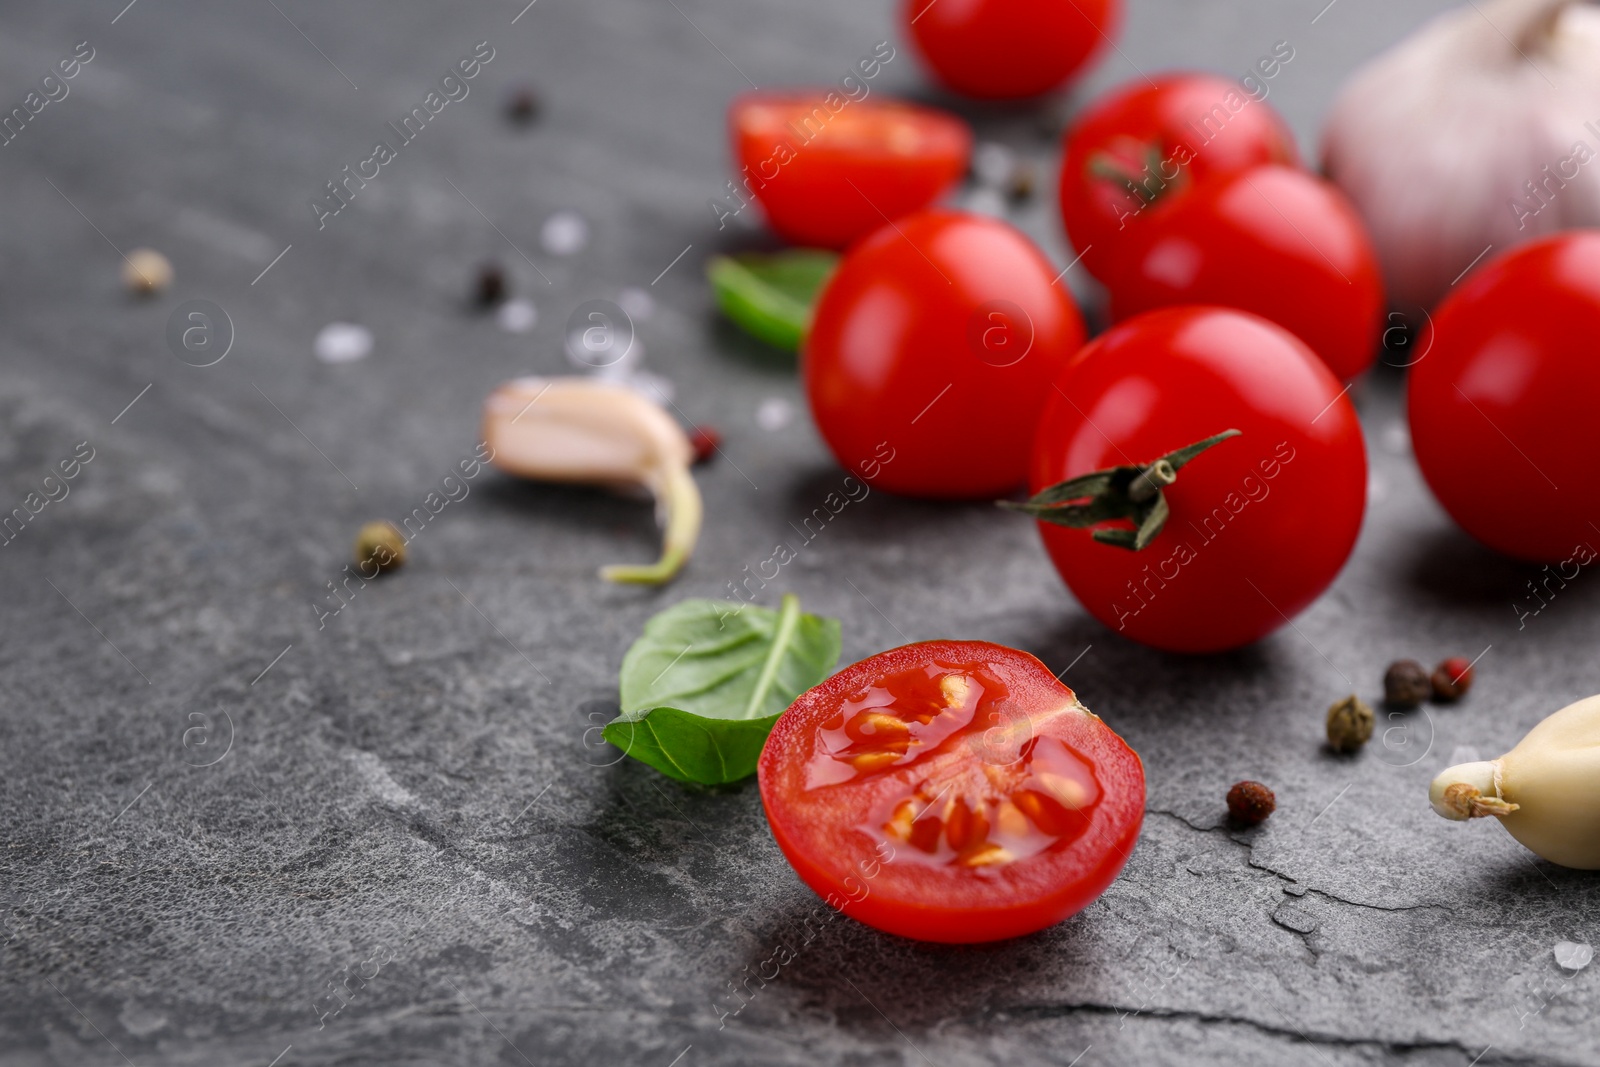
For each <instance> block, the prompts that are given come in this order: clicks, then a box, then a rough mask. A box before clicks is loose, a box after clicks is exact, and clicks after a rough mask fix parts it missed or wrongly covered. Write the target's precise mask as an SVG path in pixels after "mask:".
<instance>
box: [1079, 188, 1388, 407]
mask: <svg viewBox="0 0 1600 1067" xmlns="http://www.w3.org/2000/svg"><path fill="white" fill-rule="evenodd" d="M1147 214H1148V215H1149V218H1148V219H1147V220H1145V222H1144V223H1143V224H1142V225H1139V226H1135V227H1130V228H1129V229H1128V231H1127V233H1126V235H1125V236H1123V237H1122V238H1121V239H1120V240H1118V241H1117V243H1116V245H1115V246H1114V247H1113V248H1112V250H1111V263H1110V272H1109V273H1108V274H1107V276H1106V285H1107V287H1108V288H1109V289H1110V290H1111V315H1112V318H1114V319H1115V320H1116V321H1118V322H1120V321H1122V320H1123V319H1126V318H1128V317H1129V316H1132V315H1137V314H1139V313H1140V312H1141V311H1149V310H1151V309H1152V308H1159V307H1171V306H1172V305H1175V304H1220V305H1222V306H1223V307H1234V308H1240V309H1241V310H1244V311H1253V312H1255V313H1256V314H1257V315H1260V316H1262V317H1263V318H1266V319H1270V320H1271V321H1273V322H1276V323H1277V324H1278V325H1280V326H1283V327H1285V328H1286V329H1288V330H1289V332H1290V333H1293V334H1294V335H1295V336H1297V337H1299V338H1300V340H1302V341H1304V342H1305V343H1306V344H1308V345H1310V346H1311V348H1312V350H1313V351H1314V352H1316V353H1317V355H1319V356H1321V357H1322V361H1323V362H1324V363H1326V364H1327V365H1328V368H1329V369H1330V370H1332V371H1333V373H1334V374H1335V375H1337V376H1338V377H1340V378H1344V379H1348V378H1353V377H1355V376H1356V375H1357V374H1360V373H1361V372H1362V371H1364V370H1366V369H1367V368H1368V367H1370V366H1371V365H1372V361H1373V360H1374V359H1376V358H1377V354H1378V339H1379V337H1380V336H1381V335H1382V331H1383V282H1382V279H1381V278H1380V277H1379V274H1378V257H1377V254H1376V253H1375V252H1374V251H1373V249H1372V241H1371V239H1370V238H1369V237H1368V236H1367V231H1366V228H1365V227H1364V226H1363V225H1362V222H1361V217H1360V216H1359V215H1357V214H1356V211H1355V208H1353V207H1352V206H1351V205H1350V202H1349V201H1348V200H1346V199H1345V198H1344V194H1343V193H1341V192H1339V190H1338V189H1336V188H1334V187H1333V186H1332V185H1331V184H1329V183H1328V182H1325V181H1323V180H1322V179H1320V178H1316V177H1313V176H1312V175H1310V174H1307V173H1306V172H1305V171H1301V170H1295V169H1293V168H1290V167H1280V166H1264V167H1255V168H1253V169H1251V170H1247V171H1242V172H1240V173H1238V174H1233V175H1229V176H1227V177H1223V178H1219V179H1217V180H1215V181H1211V182H1207V183H1205V184H1203V185H1197V186H1196V187H1195V188H1193V189H1191V190H1189V191H1188V192H1186V193H1184V194H1183V195H1181V196H1174V197H1170V198H1163V199H1161V200H1157V201H1156V203H1155V205H1154V206H1153V207H1151V208H1150V210H1149V211H1148V212H1147Z"/></svg>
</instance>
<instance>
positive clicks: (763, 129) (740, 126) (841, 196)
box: [728, 92, 972, 248]
mask: <svg viewBox="0 0 1600 1067" xmlns="http://www.w3.org/2000/svg"><path fill="white" fill-rule="evenodd" d="M728 123H729V126H730V127H731V130H732V135H733V153H734V158H735V159H737V160H738V161H739V164H740V166H741V167H742V168H743V169H742V172H741V174H740V177H739V179H738V180H737V181H736V182H734V185H735V187H736V195H737V196H739V197H741V198H742V197H743V196H745V195H747V193H746V190H747V189H748V190H749V192H753V193H754V195H755V198H756V200H757V201H759V202H760V204H761V207H762V210H763V211H765V212H766V215H767V221H768V222H769V223H770V224H771V226H772V228H773V230H775V231H776V232H777V233H778V234H779V235H780V236H782V237H783V238H784V239H786V240H788V241H791V242H793V243H794V244H799V245H815V246H819V247H824V248H843V247H844V246H845V245H847V244H849V243H850V242H852V241H854V240H855V239H856V238H858V237H861V236H863V235H864V234H867V233H870V232H872V231H873V230H876V229H877V228H878V227H879V226H882V225H883V224H884V221H885V220H886V219H897V218H900V217H901V216H902V215H909V214H910V213H911V212H913V211H919V210H921V209H922V208H925V207H927V206H928V205H929V204H931V203H933V202H934V201H935V200H937V199H938V198H939V197H940V196H941V195H943V193H944V192H945V191H946V190H947V189H949V188H950V187H951V186H952V185H954V184H955V183H956V182H957V181H958V180H960V178H961V176H962V175H963V174H965V173H966V169H967V157H968V156H969V155H971V153H972V131H971V130H969V129H968V128H967V125H966V123H964V122H962V121H961V120H960V119H958V118H956V117H955V116H954V115H950V114H946V113H945V112H943V111H935V110H934V109H933V108H929V107H920V106H918V105H915V104H906V103H900V102H898V101H891V100H884V99H882V98H881V97H876V96H874V97H868V98H866V99H863V100H854V101H852V100H850V99H849V98H847V97H845V96H844V95H842V94H840V93H838V92H806V93H768V92H753V93H745V94H743V95H741V96H738V97H736V98H735V99H734V101H733V104H732V105H731V106H730V107H729V108H728Z"/></svg>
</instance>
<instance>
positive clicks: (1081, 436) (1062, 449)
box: [1030, 307, 1367, 652]
mask: <svg viewBox="0 0 1600 1067" xmlns="http://www.w3.org/2000/svg"><path fill="white" fill-rule="evenodd" d="M1056 385H1057V387H1058V388H1059V390H1060V393H1057V392H1056V391H1055V390H1052V391H1051V393H1052V395H1051V397H1050V402H1049V404H1048V405H1047V406H1046V408H1045V412H1044V415H1043V416H1042V417H1041V418H1040V420H1039V432H1038V438H1037V442H1036V444H1035V447H1034V458H1033V471H1032V475H1031V483H1030V484H1031V487H1032V489H1033V491H1034V492H1037V491H1039V490H1040V489H1043V488H1045V487H1046V486H1049V485H1053V484H1055V483H1056V482H1061V481H1065V480H1066V479H1068V478H1074V477H1077V476H1078V475H1081V474H1087V473H1089V472H1090V471H1095V470H1102V469H1104V468H1107V467H1114V466H1119V465H1134V464H1144V463H1149V462H1151V461H1153V460H1155V459H1156V458H1158V457H1160V456H1163V455H1165V454H1166V453H1168V452H1170V451H1172V450H1174V449H1177V448H1182V447H1183V446H1185V445H1188V444H1192V443H1194V442H1196V441H1200V440H1203V439H1204V438H1206V437H1209V436H1211V435H1212V434H1216V433H1220V432H1221V431H1223V430H1225V429H1229V428H1232V429H1237V430H1239V431H1241V436H1239V437H1236V438H1232V439H1230V440H1227V441H1224V442H1222V443H1221V444H1218V445H1216V446H1214V447H1213V448H1211V449H1210V450H1208V451H1206V452H1204V453H1202V454H1201V455H1200V456H1199V457H1198V458H1196V459H1194V460H1193V461H1192V462H1190V463H1189V464H1188V465H1187V466H1185V467H1183V468H1182V469H1181V470H1180V471H1179V472H1178V480H1177V481H1176V482H1175V483H1174V484H1172V485H1171V486H1169V487H1168V488H1167V489H1166V491H1165V493H1166V498H1167V503H1168V505H1169V507H1170V508H1171V516H1170V517H1169V518H1168V520H1167V523H1166V527H1165V529H1164V530H1163V531H1162V532H1161V533H1160V534H1159V535H1157V537H1156V538H1155V540H1154V541H1153V542H1152V543H1151V544H1150V545H1149V546H1147V547H1146V548H1144V549H1143V550H1142V551H1138V552H1133V551H1129V550H1127V549H1123V548H1118V547H1115V546H1112V545H1107V544H1102V543H1100V542H1097V541H1095V540H1093V539H1092V538H1091V536H1090V531H1089V530H1075V529H1067V528H1065V527H1061V526H1055V525H1051V524H1048V523H1043V522H1041V523H1040V524H1039V529H1040V531H1041V533H1042V534H1043V536H1044V543H1045V548H1046V549H1047V550H1048V551H1049V553H1050V558H1051V560H1052V561H1053V562H1054V563H1055V566H1056V570H1057V571H1059V572H1060V574H1061V577H1062V579H1063V580H1065V582H1066V583H1067V586H1068V587H1069V588H1070V589H1071V590H1072V593H1073V595H1074V596H1075V597H1076V598H1077V599H1078V602H1079V603H1080V604H1082V605H1083V606H1084V608H1085V609H1087V610H1088V611H1089V613H1090V614H1092V615H1094V616H1095V618H1097V619H1099V620H1100V621H1101V622H1103V623H1105V624H1106V626H1108V627H1110V628H1111V629H1112V630H1116V631H1118V632H1120V633H1121V634H1122V635H1123V636H1124V637H1128V638H1131V639H1132V640H1135V641H1139V642H1141V643H1143V644H1146V645H1151V646H1154V647H1156V648H1160V649H1165V650H1167V651H1171V652H1218V651H1222V650H1224V649H1230V648H1237V647H1239V646H1242V645H1246V644H1249V643H1250V642H1252V641H1255V640H1258V639H1259V638H1262V637H1265V636H1266V635H1267V634H1269V633H1271V632H1273V631H1274V630H1276V629H1277V628H1278V627H1280V626H1282V625H1283V624H1284V623H1285V622H1286V621H1287V619H1288V618H1292V617H1293V616H1295V615H1296V614H1298V613H1299V612H1300V611H1301V610H1303V609H1304V608H1305V607H1306V606H1307V605H1309V604H1310V603H1311V602H1312V601H1313V600H1315V599H1316V597H1317V596H1318V595H1319V594H1320V593H1321V592H1322V591H1323V590H1324V589H1326V588H1327V586H1328V585H1329V583H1331V582H1332V581H1333V579H1334V578H1335V577H1336V576H1337V575H1338V573H1339V570H1340V568H1341V567H1343V565H1344V562H1345V560H1346V559H1347V558H1348V557H1349V555H1350V550H1351V548H1352V547H1353V546H1354V545H1355V541H1356V535H1357V534H1358V533H1359V532H1360V528H1361V517H1362V513H1363V511H1364V510H1365V507H1366V493H1367V459H1366V447H1365V445H1364V443H1363V441H1362V436H1361V426H1360V423H1359V422H1358V421H1357V419H1356V413H1355V408H1354V407H1353V406H1352V405H1351V403H1350V401H1349V399H1348V398H1347V397H1345V396H1342V395H1341V391H1342V390H1341V386H1340V384H1339V382H1338V381H1337V380H1336V379H1335V378H1334V377H1333V375H1332V374H1330V373H1329V372H1328V369H1327V368H1326V367H1324V366H1323V365H1322V363H1321V362H1320V361H1319V360H1318V359H1317V358H1316V357H1315V355H1314V354H1313V353H1312V352H1311V350H1310V349H1309V348H1307V347H1306V346H1305V345H1304V344H1303V343H1302V342H1300V341H1299V340H1297V339H1296V338H1295V337H1294V336H1293V335H1291V334H1290V333H1288V332H1287V331H1285V330H1284V329H1282V328H1281V327H1278V326H1275V325H1273V324H1272V323H1270V322H1267V321H1266V320H1264V319H1261V318H1258V317H1257V316H1254V315H1249V314H1246V313H1244V312H1240V311H1235V310H1232V309H1227V308H1215V307H1211V308H1207V307H1182V308H1168V309H1164V310H1160V311H1153V312H1150V313H1148V314H1145V315H1141V316H1139V317H1137V318H1134V319H1130V320H1129V321H1127V322H1124V323H1122V324H1120V325H1117V326H1114V327H1112V328H1111V329H1110V330H1108V331H1106V332H1105V333H1104V334H1101V335H1100V337H1098V338H1096V339H1095V341H1093V342H1092V343H1091V344H1089V345H1088V346H1087V347H1086V348H1085V349H1084V350H1083V351H1082V352H1081V353H1079V355H1078V356H1077V357H1076V358H1075V359H1073V361H1072V363H1071V364H1070V365H1069V366H1068V367H1067V369H1066V370H1065V371H1064V372H1063V373H1062V375H1061V377H1060V378H1059V379H1058V380H1057V382H1056ZM1062 394H1064V395H1062ZM1068 398H1070V399H1068Z"/></svg>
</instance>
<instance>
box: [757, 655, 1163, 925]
mask: <svg viewBox="0 0 1600 1067" xmlns="http://www.w3.org/2000/svg"><path fill="white" fill-rule="evenodd" d="M930 664H938V665H951V664H956V665H982V666H983V668H984V669H985V670H986V671H987V672H989V673H990V674H991V675H992V676H995V677H999V678H1001V679H1003V681H1004V683H1005V685H1006V687H1007V690H1008V692H1007V696H1006V700H1007V701H1009V702H1010V703H1009V704H1008V705H1007V706H1008V707H1010V708H1014V709H1018V711H1017V714H1018V716H1019V717H1018V718H1017V719H1015V720H1013V721H1014V722H1017V723H1023V722H1025V723H1026V724H1027V725H1025V726H1021V727H1019V728H1018V733H1017V735H1016V736H1017V737H1018V738H1020V737H1022V736H1024V735H1025V736H1026V737H1027V738H1029V739H1030V740H1034V739H1037V741H1038V743H1039V744H1045V743H1053V742H1055V741H1061V742H1062V743H1064V744H1067V745H1068V746H1070V748H1071V749H1072V750H1073V751H1074V752H1075V753H1076V754H1077V755H1078V756H1079V757H1081V759H1082V760H1084V761H1085V763H1086V765H1087V766H1088V767H1090V768H1091V770H1092V776H1093V781H1094V784H1095V785H1096V786H1097V787H1098V790H1099V795H1098V797H1097V799H1096V800H1095V801H1094V802H1093V804H1092V806H1091V807H1090V808H1089V814H1088V815H1087V816H1086V817H1085V819H1084V822H1083V824H1082V825H1081V826H1080V827H1077V828H1076V829H1075V836H1073V837H1072V838H1071V839H1070V840H1067V841H1064V842H1058V843H1057V844H1056V845H1055V846H1053V847H1050V848H1046V849H1044V850H1043V851H1040V852H1037V853H1034V854H1032V855H1028V856H1026V857H1023V858H1020V859H1018V860H1016V861H1015V862H1012V863H1009V864H1005V865H1001V866H998V867H992V868H988V869H986V871H985V872H984V873H982V874H980V873H977V872H975V871H974V870H973V869H970V868H965V867H960V866H958V865H953V864H945V865H932V864H929V863H924V862H916V861H915V860H914V859H913V858H912V856H911V854H912V852H913V847H912V846H911V845H910V844H906V843H901V844H900V845H899V848H898V849H890V850H889V855H890V858H888V859H884V856H885V854H886V853H885V850H884V847H883V842H882V841H878V842H875V841H874V840H873V837H872V835H871V834H869V833H868V832H867V830H868V829H871V827H869V826H866V825H864V824H863V823H862V821H861V820H863V818H864V817H865V816H864V813H866V812H870V811H871V810H873V805H874V804H875V803H877V802H878V801H879V800H881V799H882V798H883V797H887V798H889V799H890V800H891V801H892V800H893V799H894V798H895V797H897V796H899V795H901V794H902V792H903V789H904V786H905V783H908V782H911V781H914V780H916V779H919V778H921V777H922V776H923V775H924V773H925V772H926V768H927V767H928V766H929V765H930V764H932V763H933V762H934V758H936V757H937V756H938V753H939V752H940V751H941V749H932V750H930V752H929V758H928V759H924V760H918V761H914V762H912V763H911V764H909V765H907V766H906V767H905V768H904V769H903V770H902V771H891V772H886V773H883V774H879V775H876V776H873V777H862V778H857V779H854V780H851V781H846V782H842V783H833V784H825V785H822V786H820V787H814V788H809V789H808V788H807V778H806V774H807V767H808V765H809V764H810V763H812V761H814V760H815V759H816V758H817V753H818V752H819V751H820V744H821V742H820V741H819V738H821V737H822V728H823V727H825V726H826V725H827V724H828V722H829V720H830V718H832V717H835V716H837V715H838V714H839V709H840V707H841V706H842V705H843V704H844V703H845V702H846V701H847V700H848V699H849V698H850V697H851V695H852V694H856V693H860V692H862V691H866V690H868V689H869V687H871V686H873V685H874V684H875V683H876V682H878V681H879V680H881V679H883V678H885V677H891V676H894V675H895V674H896V673H898V672H910V671H915V670H917V669H919V668H926V667H927V666H928V665H930ZM1030 715H1033V716H1037V718H1028V717H1027V716H1030ZM990 733H992V729H991V730H990V731H989V732H988V733H981V734H969V735H956V736H955V737H953V738H951V739H950V746H951V747H948V748H943V751H946V752H955V753H957V754H958V755H959V757H960V758H961V759H964V760H966V761H968V764H967V765H965V766H966V767H967V769H968V770H969V771H971V772H972V773H975V774H976V773H987V772H986V771H985V767H986V766H987V767H1004V766H1008V765H1012V764H1008V763H1006V762H1005V761H1004V759H1002V758H996V759H994V760H993V761H992V762H991V761H989V760H985V759H983V758H982V753H983V752H984V751H986V750H985V749H984V748H983V747H982V746H983V745H984V744H985V743H986V742H985V741H983V740H979V739H980V738H987V737H988V736H989V734H990ZM971 741H975V742H976V744H975V745H973V744H971V743H969V742H971ZM1008 743H1009V742H1008ZM964 744H967V745H968V747H967V748H965V749H963V748H961V747H960V746H962V745H964ZM1007 758H1009V757H1007ZM974 767H975V768H976V769H975V770H974V769H973V768H974ZM757 775H758V781H759V783H760V787H761V801H762V804H763V806H764V807H765V809H766V812H767V819H768V822H769V823H770V824H771V827H772V833H773V837H774V838H776V840H777V842H778V846H779V848H780V849H782V851H783V853H784V855H785V856H786V857H787V858H788V860H789V862H790V864H791V865H792V866H793V867H794V869H795V873H796V874H798V875H799V876H800V878H801V880H802V881H804V882H805V883H806V884H807V885H809V886H810V887H811V888H812V889H814V890H815V891H816V892H817V893H818V894H819V895H820V896H822V897H823V899H824V900H825V901H827V902H828V903H829V904H830V905H831V906H834V907H837V908H838V909H839V910H841V911H843V912H844V913H845V914H846V915H849V916H851V917H852V918H854V919H857V920H859V921H861V922H864V923H866V924H867V925H869V926H873V927H876V928H877V929H879V930H884V931H887V932H889V933H892V934H899V935H900V936H902V937H911V938H916V939H918V940H923V941H942V942H949V943H966V942H978V941H996V940H1000V939H1003V938H1008V937H1018V936H1021V935H1023V934H1028V933H1032V932H1034V931H1036V930H1041V929H1044V928H1045V927H1047V926H1051V925H1054V924H1055V923H1057V922H1060V921H1061V920H1062V919H1065V918H1066V917H1067V916H1069V915H1072V914H1075V913H1076V912H1078V911H1081V910H1082V909H1083V908H1084V907H1086V906H1087V905H1088V904H1090V903H1091V902H1093V901H1094V900H1095V898H1097V897H1098V896H1099V895H1100V894H1101V893H1102V892H1104V891H1105V889H1106V887H1107V886H1109V885H1110V884H1111V882H1112V881H1113V880H1114V879H1115V878H1116V876H1117V875H1118V873H1120V872H1121V870H1122V867H1123V865H1124V864H1125V863H1126V862H1127V860H1128V857H1129V855H1130V854H1131V853H1132V850H1133V846H1134V843H1135V842H1136V841H1137V840H1138V836H1139V829H1140V826H1141V824H1142V823H1143V819H1144V800H1145V785H1144V765H1143V764H1142V763H1141V762H1140V760H1139V757H1138V755H1137V754H1136V753H1134V751H1133V750H1132V749H1131V748H1129V747H1128V746H1127V744H1126V743H1125V742H1124V741H1123V740H1122V738H1120V737H1118V736H1117V735H1116V733H1115V732H1113V731H1112V730H1111V728H1110V727H1108V726H1106V725H1105V723H1103V722H1101V720H1100V719H1099V718H1098V717H1097V716H1095V715H1093V714H1092V713H1090V712H1088V711H1087V710H1085V709H1083V708H1082V705H1080V704H1078V703H1077V697H1076V696H1075V695H1074V694H1073V692H1072V690H1070V689H1068V688H1067V687H1066V686H1064V685H1062V684H1061V683H1060V682H1059V681H1057V680H1056V678H1055V676H1054V675H1053V674H1051V672H1050V669H1049V668H1048V667H1046V666H1045V665H1044V664H1043V663H1040V662H1039V661H1038V660H1037V659H1035V658H1034V657H1033V656H1030V655H1029V654H1028V653H1026V652H1020V651H1018V650H1016V649H1012V648H1007V647H1005V646H1003V645H995V644H990V643H988V642H984V641H925V642H921V643H918V644H911V645H904V646H902V647H900V648H896V649H891V650H890V651H888V652H883V653H879V654H878V655H876V656H872V657H870V658H868V659H865V660H862V661H861V662H859V663H856V664H854V665H853V666H850V667H847V668H845V669H844V670H843V671H840V672H839V673H838V674H836V675H834V676H833V677H832V678H830V679H828V680H827V681H826V682H823V683H822V684H821V685H819V686H817V687H816V688H814V689H812V690H810V691H808V692H806V693H803V694H801V696H800V698H799V699H798V700H796V701H795V702H794V704H792V705H791V706H790V707H789V709H788V710H787V711H785V712H784V713H783V715H782V716H781V717H780V718H779V719H778V722H777V725H776V726H775V727H774V728H773V731H772V733H771V735H770V736H769V737H768V738H767V743H766V747H765V748H763V749H762V752H761V761H760V763H759V765H758V768H757ZM950 781H951V782H952V783H953V782H954V781H955V779H951V780H950ZM949 795H950V789H949V787H948V786H947V787H946V789H945V792H943V793H939V794H938V796H940V797H946V796H949ZM930 807H932V805H925V806H924V811H927V810H928V808H930ZM902 853H904V855H902Z"/></svg>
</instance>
